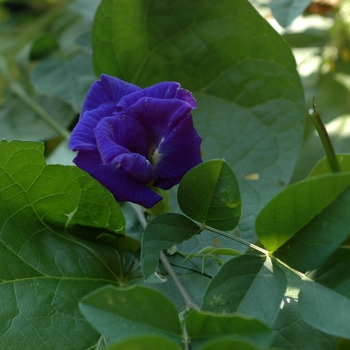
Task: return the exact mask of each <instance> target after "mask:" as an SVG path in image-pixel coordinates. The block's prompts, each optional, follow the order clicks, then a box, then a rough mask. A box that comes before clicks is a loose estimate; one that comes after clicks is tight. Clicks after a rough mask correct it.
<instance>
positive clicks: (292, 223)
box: [256, 173, 350, 252]
mask: <svg viewBox="0 0 350 350" xmlns="http://www.w3.org/2000/svg"><path fill="white" fill-rule="evenodd" d="M349 185H350V174H349V173H344V174H325V175H322V176H319V177H314V178H310V179H307V180H305V181H303V182H299V183H295V184H293V185H291V186H290V187H288V188H287V189H285V190H284V191H283V192H281V193H280V194H278V195H277V196H276V197H275V198H273V199H272V200H271V201H270V202H269V203H268V204H267V205H266V207H265V208H264V209H263V210H262V211H261V212H260V214H259V216H258V217H257V220H256V233H257V235H258V237H259V239H260V241H261V242H262V243H263V245H264V246H265V247H266V249H268V250H269V251H270V252H273V251H275V250H276V249H277V248H279V247H280V246H282V244H284V243H285V242H287V241H288V239H290V238H291V237H293V235H294V234H296V233H297V232H298V231H299V230H301V229H302V228H304V227H305V226H306V225H307V224H308V223H310V222H311V220H312V219H314V218H315V217H316V216H317V215H319V214H320V213H321V212H322V211H323V210H325V209H326V208H327V207H328V206H329V205H330V204H331V203H332V202H333V201H335V200H336V199H337V198H338V196H339V195H340V194H341V193H342V192H344V191H345V190H346V189H347V188H348V186H349Z"/></svg>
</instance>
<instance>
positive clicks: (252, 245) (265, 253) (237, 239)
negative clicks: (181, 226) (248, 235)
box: [200, 224, 269, 255]
mask: <svg viewBox="0 0 350 350" xmlns="http://www.w3.org/2000/svg"><path fill="white" fill-rule="evenodd" d="M200 227H201V228H202V229H205V230H208V231H211V232H214V233H217V234H218V235H220V236H224V237H226V238H229V239H232V240H233V241H236V242H238V243H241V244H243V245H245V246H247V247H249V248H252V249H254V250H257V251H259V252H260V253H263V254H264V255H269V252H268V251H267V250H265V249H263V248H260V247H258V246H257V245H255V244H252V243H249V242H246V241H244V240H243V239H240V238H238V237H235V236H232V235H230V234H229V233H227V232H224V231H220V230H217V229H216V228H214V227H210V226H207V225H205V224H202V225H200Z"/></svg>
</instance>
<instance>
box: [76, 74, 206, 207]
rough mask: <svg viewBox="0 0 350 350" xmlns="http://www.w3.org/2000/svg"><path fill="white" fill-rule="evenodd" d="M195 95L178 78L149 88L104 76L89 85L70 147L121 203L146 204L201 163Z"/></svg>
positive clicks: (79, 161) (151, 203)
mask: <svg viewBox="0 0 350 350" xmlns="http://www.w3.org/2000/svg"><path fill="white" fill-rule="evenodd" d="M195 107H196V103H195V100H194V99H193V96H192V94H191V93H190V92H189V91H187V90H185V89H182V88H181V87H180V84H178V83H175V82H165V83H159V84H155V85H153V86H151V87H149V88H146V89H140V88H139V87H137V86H135V85H132V84H128V83H125V82H123V81H122V80H120V79H117V78H114V77H110V76H108V75H102V76H101V79H100V80H99V81H97V82H95V83H94V84H93V85H92V87H91V88H90V90H89V92H88V95H87V97H86V100H85V102H84V104H83V111H82V114H81V117H80V119H79V122H78V124H77V126H76V127H75V128H74V130H73V133H72V136H71V139H70V142H69V147H70V148H71V149H72V150H74V151H78V155H77V157H76V158H75V159H74V162H75V163H76V164H77V165H78V166H79V167H81V168H82V169H84V170H85V171H87V172H88V173H89V174H91V175H92V176H93V177H95V178H96V179H97V180H98V181H100V182H101V183H102V184H103V185H104V186H105V187H106V188H108V189H109V190H110V192H111V193H112V194H113V195H114V197H115V198H116V200H117V201H131V202H134V203H139V204H141V205H143V206H145V207H147V208H150V207H152V206H153V205H155V204H156V203H157V202H159V201H160V200H161V199H162V198H161V196H159V195H158V194H157V193H155V192H154V191H152V189H151V188H150V184H152V186H154V187H160V188H162V189H169V188H171V187H172V186H174V185H176V184H178V183H179V182H180V180H181V179H182V177H183V176H184V175H185V173H186V172H187V171H189V170H190V169H191V168H193V167H194V166H196V165H198V164H199V163H201V162H202V159H201V155H200V143H201V138H200V137H199V135H198V134H197V132H196V130H195V129H194V127H193V121H192V115H191V110H192V109H193V108H195Z"/></svg>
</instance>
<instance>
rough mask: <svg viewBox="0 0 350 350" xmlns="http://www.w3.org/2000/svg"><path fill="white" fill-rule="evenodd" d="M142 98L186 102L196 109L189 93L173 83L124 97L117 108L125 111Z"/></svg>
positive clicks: (158, 85) (159, 84)
mask: <svg viewBox="0 0 350 350" xmlns="http://www.w3.org/2000/svg"><path fill="white" fill-rule="evenodd" d="M142 97H153V98H157V99H159V100H171V99H175V100H180V101H184V102H187V103H188V104H189V105H190V106H191V108H192V109H193V108H196V101H195V99H194V98H193V96H192V94H191V92H189V91H188V90H185V89H182V88H180V84H179V83H174V82H164V83H158V84H155V85H153V86H150V87H148V88H146V89H143V90H139V91H137V92H135V93H133V94H129V95H126V96H124V97H123V98H122V99H121V100H120V102H119V106H121V107H122V108H123V109H126V108H128V107H129V106H131V105H133V104H135V103H136V102H137V101H138V100H140V99H141V98H142Z"/></svg>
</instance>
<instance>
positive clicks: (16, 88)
mask: <svg viewBox="0 0 350 350" xmlns="http://www.w3.org/2000/svg"><path fill="white" fill-rule="evenodd" d="M10 89H11V91H12V92H13V93H14V94H16V95H17V96H18V97H19V98H20V99H21V100H22V101H24V102H25V103H26V104H27V105H28V106H29V107H30V108H31V109H32V110H33V111H34V112H35V113H37V114H38V115H39V116H40V117H41V118H42V119H43V120H44V121H45V122H46V123H47V124H49V125H50V126H51V127H52V128H53V129H54V130H56V131H57V132H58V133H59V134H61V135H62V136H63V137H64V138H65V139H66V140H69V138H70V133H69V132H68V131H67V130H66V129H65V128H63V127H62V126H61V125H60V124H58V123H57V122H56V121H55V120H54V119H53V118H52V117H51V115H50V114H49V113H47V112H46V111H45V109H43V108H42V107H41V106H40V105H39V104H38V103H37V102H36V101H35V100H34V99H33V98H32V97H31V96H29V95H28V94H27V92H26V91H25V90H24V89H23V88H22V86H21V85H19V84H18V83H17V82H15V81H12V82H11V83H10Z"/></svg>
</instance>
